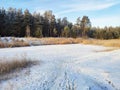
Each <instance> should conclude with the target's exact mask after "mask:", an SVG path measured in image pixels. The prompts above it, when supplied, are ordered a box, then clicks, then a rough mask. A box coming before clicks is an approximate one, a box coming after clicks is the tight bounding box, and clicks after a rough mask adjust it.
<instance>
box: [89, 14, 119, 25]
mask: <svg viewBox="0 0 120 90" xmlns="http://www.w3.org/2000/svg"><path fill="white" fill-rule="evenodd" d="M90 20H91V22H92V26H96V27H97V26H100V27H105V26H120V17H119V16H109V17H98V18H91V19H90Z"/></svg>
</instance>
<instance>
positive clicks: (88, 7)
mask: <svg viewBox="0 0 120 90" xmlns="http://www.w3.org/2000/svg"><path fill="white" fill-rule="evenodd" d="M118 3H120V1H119V2H118V1H117V2H115V1H113V0H106V1H104V2H103V1H102V0H101V2H100V1H97V0H91V1H88V0H86V1H84V2H80V1H77V2H76V3H73V4H67V5H62V7H63V8H65V10H63V11H61V12H58V13H57V14H59V15H62V14H65V13H71V12H78V11H95V10H102V9H106V8H109V7H112V6H114V5H116V4H118Z"/></svg>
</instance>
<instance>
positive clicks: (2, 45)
mask: <svg viewBox="0 0 120 90" xmlns="http://www.w3.org/2000/svg"><path fill="white" fill-rule="evenodd" d="M23 46H29V44H28V43H27V42H24V41H14V42H2V41H0V48H6V47H23Z"/></svg>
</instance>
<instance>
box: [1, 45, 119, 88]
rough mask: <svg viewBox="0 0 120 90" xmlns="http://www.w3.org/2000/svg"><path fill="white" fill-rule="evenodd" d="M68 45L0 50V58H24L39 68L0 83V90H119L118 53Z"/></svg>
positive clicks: (26, 70) (33, 68) (25, 71)
mask: <svg viewBox="0 0 120 90" xmlns="http://www.w3.org/2000/svg"><path fill="white" fill-rule="evenodd" d="M105 49H106V48H105V47H102V46H94V45H83V44H69V45H46V46H31V47H19V48H4V49H0V58H9V59H10V58H13V57H18V58H21V56H22V55H26V57H27V58H30V59H32V60H40V62H41V63H40V64H39V65H35V66H33V67H31V68H26V69H24V70H22V71H20V72H16V74H15V75H14V77H12V78H10V79H7V80H3V81H0V90H120V50H114V51H108V52H95V51H100V50H102V51H104V50H105Z"/></svg>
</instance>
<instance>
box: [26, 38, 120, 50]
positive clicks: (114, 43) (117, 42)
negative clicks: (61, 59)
mask: <svg viewBox="0 0 120 90" xmlns="http://www.w3.org/2000/svg"><path fill="white" fill-rule="evenodd" d="M27 40H30V41H39V42H41V44H43V45H54V44H78V43H81V44H93V45H102V46H107V47H118V48H120V39H111V40H99V39H84V38H27Z"/></svg>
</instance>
